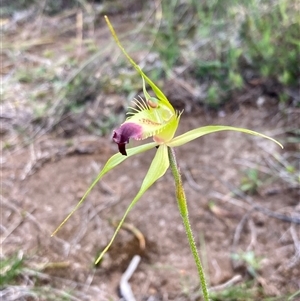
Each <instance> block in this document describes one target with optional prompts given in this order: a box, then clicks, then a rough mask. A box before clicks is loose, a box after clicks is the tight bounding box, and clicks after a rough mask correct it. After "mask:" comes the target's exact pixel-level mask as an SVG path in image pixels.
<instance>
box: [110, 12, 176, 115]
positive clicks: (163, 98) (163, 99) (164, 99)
mask: <svg viewBox="0 0 300 301" xmlns="http://www.w3.org/2000/svg"><path fill="white" fill-rule="evenodd" d="M104 18H105V21H106V23H107V25H108V27H109V29H110V31H111V33H112V36H113V37H114V39H115V41H116V43H117V45H118V46H119V48H120V49H121V50H122V52H123V53H124V55H125V56H126V57H127V59H128V60H129V62H130V63H131V65H132V66H133V67H134V68H135V69H136V71H137V72H138V73H139V74H140V75H141V76H142V78H143V79H145V81H146V82H147V83H148V84H149V86H150V87H151V88H152V90H153V92H154V93H155V95H156V96H157V98H158V99H159V100H160V101H161V103H162V104H163V105H165V106H167V107H168V108H169V109H170V110H172V112H173V113H175V111H174V108H173V106H172V105H171V104H170V102H169V101H168V99H167V97H166V96H165V94H164V93H163V92H162V91H161V90H160V89H159V88H158V87H157V86H156V85H155V84H154V83H153V82H152V80H151V79H150V78H149V77H148V76H147V75H146V74H145V73H144V72H143V71H142V70H141V68H140V67H139V66H138V65H137V64H136V63H135V62H134V60H133V59H132V58H131V57H130V56H129V54H128V53H127V52H126V50H125V49H124V47H123V46H122V44H121V42H120V40H119V38H118V37H117V34H116V32H115V30H114V28H113V27H112V25H111V23H110V21H109V19H108V17H107V16H104ZM147 94H148V93H147ZM145 97H146V95H145Z"/></svg>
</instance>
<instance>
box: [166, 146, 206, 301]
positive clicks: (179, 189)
mask: <svg viewBox="0 0 300 301" xmlns="http://www.w3.org/2000/svg"><path fill="white" fill-rule="evenodd" d="M168 155H169V161H170V166H171V170H172V174H173V177H174V180H175V187H176V198H177V203H178V207H179V211H180V215H181V217H182V221H183V225H184V228H185V232H186V235H187V238H188V241H189V244H190V248H191V251H192V253H193V256H194V260H195V263H196V266H197V269H198V274H199V278H200V283H201V288H202V293H203V298H204V300H205V301H209V295H208V290H207V285H206V280H205V275H204V270H203V267H202V264H201V260H200V257H199V254H198V251H197V247H196V243H195V239H194V236H193V232H192V229H191V225H190V221H189V212H188V207H187V202H186V197H185V192H184V189H183V185H182V180H181V175H180V172H179V167H178V165H177V161H176V156H175V152H174V150H173V149H172V148H170V147H168Z"/></svg>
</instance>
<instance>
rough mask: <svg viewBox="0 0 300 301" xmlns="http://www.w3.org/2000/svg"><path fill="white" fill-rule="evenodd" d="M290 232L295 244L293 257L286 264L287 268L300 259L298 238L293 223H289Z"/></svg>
mask: <svg viewBox="0 0 300 301" xmlns="http://www.w3.org/2000/svg"><path fill="white" fill-rule="evenodd" d="M290 233H291V236H292V239H293V242H294V246H295V255H294V257H293V258H292V259H291V262H290V263H289V264H288V269H291V268H293V267H294V266H295V265H297V264H298V263H299V261H300V240H299V238H298V235H297V232H296V229H295V225H293V224H292V225H291V227H290Z"/></svg>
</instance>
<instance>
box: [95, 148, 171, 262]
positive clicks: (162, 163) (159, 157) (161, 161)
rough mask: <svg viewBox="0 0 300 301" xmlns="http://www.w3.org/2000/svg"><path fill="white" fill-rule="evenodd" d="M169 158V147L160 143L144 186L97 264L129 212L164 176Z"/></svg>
mask: <svg viewBox="0 0 300 301" xmlns="http://www.w3.org/2000/svg"><path fill="white" fill-rule="evenodd" d="M169 165H170V163H169V160H168V148H167V146H166V145H160V146H159V148H158V150H157V152H156V154H155V157H154V159H153V161H152V163H151V165H150V168H149V170H148V172H147V175H146V176H145V178H144V181H143V183H142V186H141V188H140V190H139V192H138V193H137V195H136V196H135V198H134V199H133V200H132V202H131V203H130V205H129V206H128V208H127V210H126V211H125V214H124V215H123V217H122V219H121V221H120V223H119V225H118V227H117V229H116V230H115V233H114V235H113V236H112V238H111V240H110V242H109V243H108V245H107V246H106V247H105V249H104V250H103V251H102V253H101V254H100V256H99V257H98V258H97V260H96V262H95V263H96V264H97V263H98V262H99V261H100V260H101V259H102V257H103V255H104V254H105V253H106V252H107V250H108V249H109V248H110V246H111V244H112V243H113V241H114V239H115V237H116V236H117V234H118V232H119V230H120V228H121V227H122V224H123V223H124V220H125V218H126V216H127V215H128V213H129V212H130V211H131V209H132V208H133V206H134V205H135V204H136V202H137V201H138V200H139V199H140V197H141V196H142V195H143V194H144V193H145V192H146V191H147V190H148V189H149V188H150V187H151V186H152V185H153V184H154V183H155V182H156V181H157V180H158V179H159V178H160V177H162V176H163V175H164V174H165V173H166V171H167V169H168V168H169Z"/></svg>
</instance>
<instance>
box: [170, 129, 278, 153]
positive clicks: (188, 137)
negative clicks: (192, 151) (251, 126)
mask: <svg viewBox="0 0 300 301" xmlns="http://www.w3.org/2000/svg"><path fill="white" fill-rule="evenodd" d="M220 131H235V132H242V133H246V134H250V135H254V136H259V137H262V138H266V139H269V140H271V141H273V142H275V143H277V144H278V145H279V146H280V147H281V148H283V146H282V144H281V143H279V142H278V141H277V140H275V139H273V138H271V137H269V136H266V135H264V134H260V133H258V132H255V131H251V130H248V129H244V128H237V127H232V126H222V125H209V126H204V127H201V128H197V129H194V130H191V131H189V132H186V133H184V134H182V135H180V136H177V137H175V138H174V139H173V140H172V141H170V142H168V146H170V147H176V146H180V145H183V144H185V143H188V142H190V141H192V140H194V139H197V138H199V137H201V136H204V135H207V134H211V133H215V132H220Z"/></svg>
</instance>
